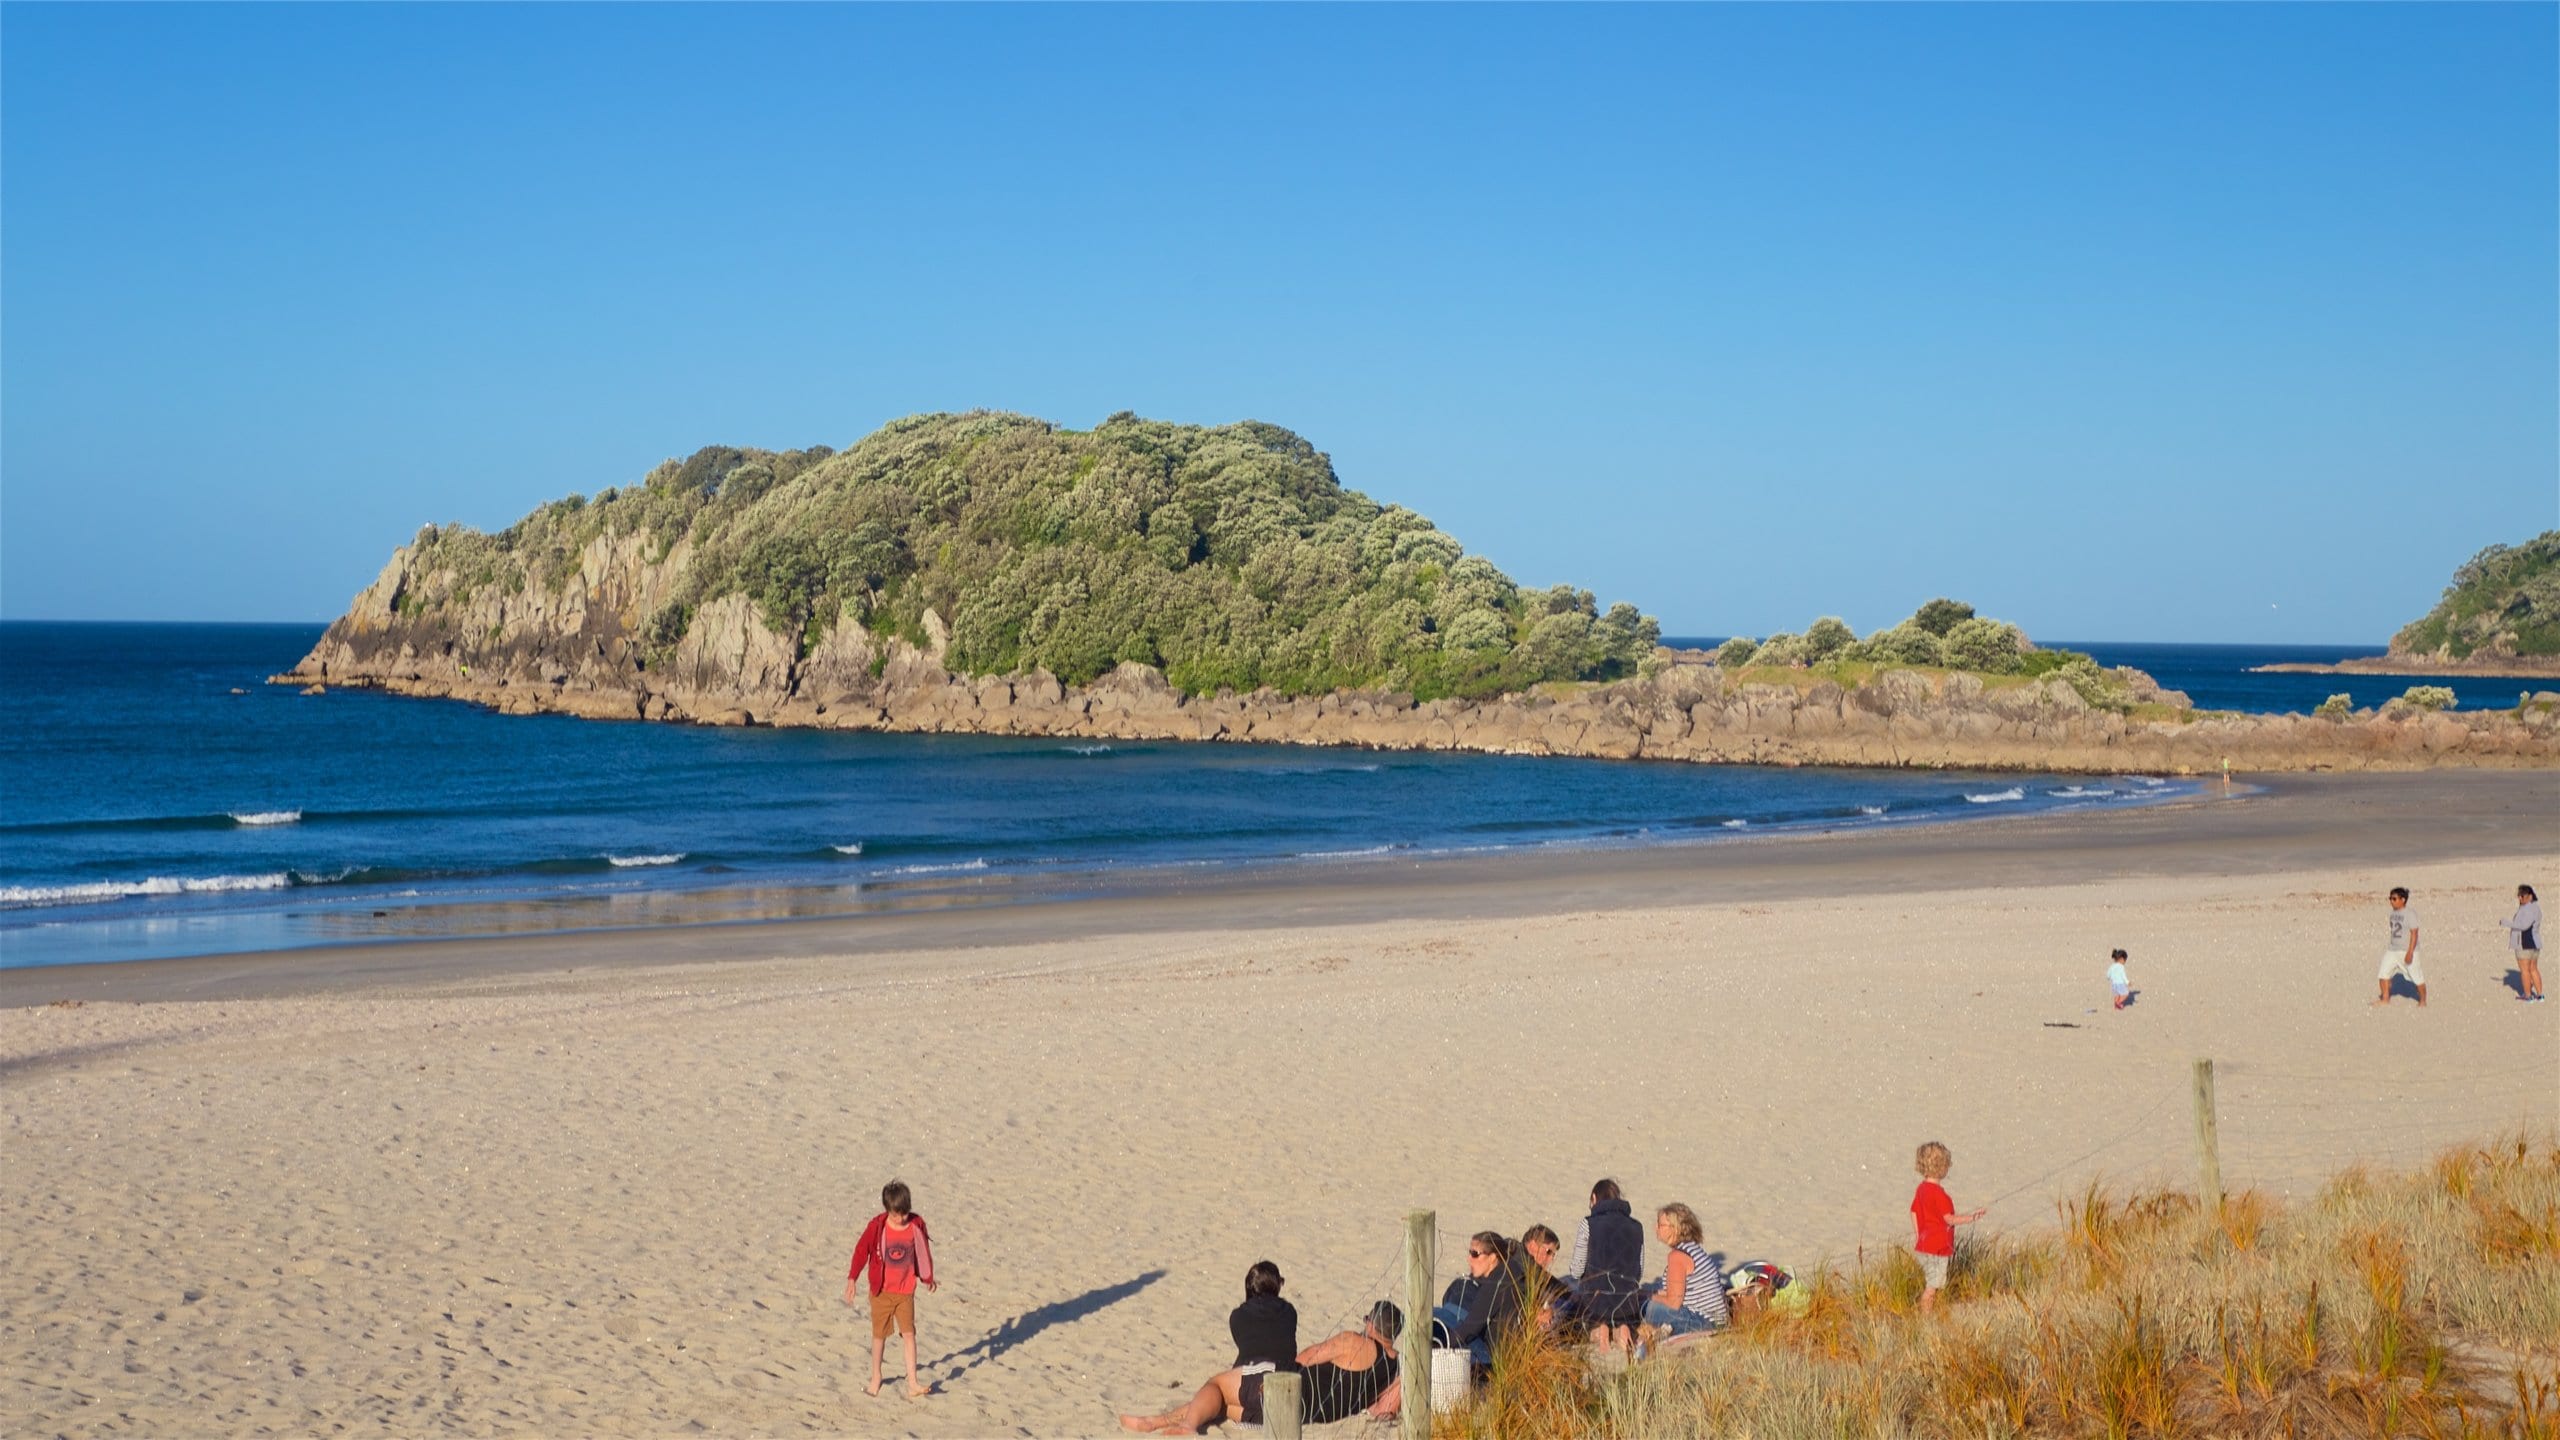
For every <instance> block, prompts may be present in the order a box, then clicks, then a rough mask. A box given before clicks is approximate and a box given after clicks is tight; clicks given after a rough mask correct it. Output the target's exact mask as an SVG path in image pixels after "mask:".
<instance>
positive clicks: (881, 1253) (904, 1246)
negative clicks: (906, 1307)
mask: <svg viewBox="0 0 2560 1440" xmlns="http://www.w3.org/2000/svg"><path fill="white" fill-rule="evenodd" d="M865 1265H868V1266H870V1267H871V1293H872V1294H874V1295H878V1294H881V1293H882V1292H884V1291H885V1292H887V1293H889V1294H892V1295H912V1294H914V1293H915V1289H916V1282H917V1281H919V1280H922V1281H924V1282H926V1283H928V1284H930V1283H932V1280H933V1236H932V1233H931V1232H929V1231H927V1230H926V1229H925V1228H924V1217H923V1216H921V1215H910V1216H908V1217H907V1228H906V1229H905V1230H903V1231H895V1230H891V1229H890V1228H889V1215H888V1212H887V1211H885V1210H884V1211H882V1212H881V1213H879V1214H877V1215H874V1216H872V1217H871V1223H870V1224H868V1225H865V1226H863V1227H862V1239H861V1240H860V1241H858V1242H856V1243H855V1245H854V1247H853V1264H852V1265H851V1266H850V1267H849V1268H847V1269H846V1271H845V1272H844V1278H846V1279H847V1280H850V1279H852V1278H853V1277H854V1276H856V1275H859V1274H861V1273H862V1267H863V1266H865Z"/></svg>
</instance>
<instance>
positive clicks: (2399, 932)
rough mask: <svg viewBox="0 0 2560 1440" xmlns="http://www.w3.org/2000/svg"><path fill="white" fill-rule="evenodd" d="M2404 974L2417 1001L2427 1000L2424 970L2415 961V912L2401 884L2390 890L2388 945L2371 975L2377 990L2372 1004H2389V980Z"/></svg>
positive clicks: (2416, 933)
mask: <svg viewBox="0 0 2560 1440" xmlns="http://www.w3.org/2000/svg"><path fill="white" fill-rule="evenodd" d="M2395 975H2406V976H2408V977H2409V983H2410V984H2412V985H2414V986H2416V987H2417V988H2418V1003H2419V1004H2420V1005H2421V1006H2423V1005H2425V1004H2426V1003H2427V972H2426V971H2425V970H2424V969H2422V968H2420V967H2419V964H2418V912H2417V911H2415V910H2412V909H2410V908H2409V891H2408V889H2407V888H2406V887H2405V886H2397V885H2395V886H2393V887H2392V889H2391V945H2390V948H2389V949H2386V950H2384V951H2383V952H2382V969H2381V970H2380V971H2379V972H2378V973H2377V974H2376V975H2375V976H2374V988H2375V989H2376V990H2377V991H2378V992H2379V993H2378V994H2376V995H2375V997H2374V1001H2373V1003H2374V1004H2376V1005H2388V1004H2390V1003H2391V979H2392V977H2393V976H2395Z"/></svg>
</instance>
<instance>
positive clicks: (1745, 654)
mask: <svg viewBox="0 0 2560 1440" xmlns="http://www.w3.org/2000/svg"><path fill="white" fill-rule="evenodd" d="M1759 650H1760V642H1759V641H1757V640H1754V639H1752V638H1751V637H1749V636H1747V635H1736V636H1734V637H1733V638H1732V639H1730V640H1727V641H1726V642H1724V643H1723V644H1721V645H1719V646H1717V647H1716V663H1717V664H1718V665H1721V666H1723V667H1724V668H1725V669H1727V670H1739V669H1741V668H1742V667H1743V666H1745V665H1748V664H1750V663H1751V657H1752V656H1753V655H1755V654H1758V653H1759Z"/></svg>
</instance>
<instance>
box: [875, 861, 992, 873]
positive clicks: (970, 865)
mask: <svg viewBox="0 0 2560 1440" xmlns="http://www.w3.org/2000/svg"><path fill="white" fill-rule="evenodd" d="M986 868H987V862H986V861H984V860H962V861H959V862H958V863H956V864H951V865H901V866H899V867H898V868H896V869H894V870H892V871H890V872H889V873H890V874H892V875H943V874H948V873H950V872H951V871H954V870H984V869H986Z"/></svg>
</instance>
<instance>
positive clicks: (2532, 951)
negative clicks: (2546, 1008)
mask: <svg viewBox="0 0 2560 1440" xmlns="http://www.w3.org/2000/svg"><path fill="white" fill-rule="evenodd" d="M2507 950H2508V952H2509V953H2510V954H2513V955H2514V956H2515V957H2516V988H2517V989H2518V990H2520V991H2522V992H2523V993H2524V998H2525V999H2527V1000H2539V999H2541V998H2542V899H2541V897H2540V896H2538V895H2535V894H2534V893H2533V887H2532V886H2530V885H2519V886H2517V887H2516V913H2515V914H2514V915H2512V916H2510V917H2508V919H2507Z"/></svg>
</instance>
